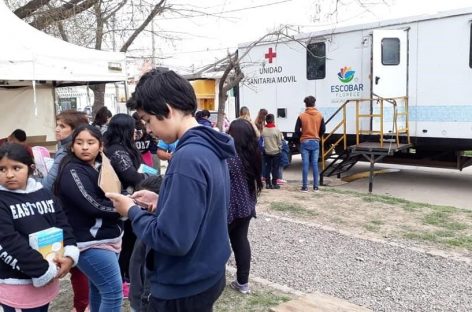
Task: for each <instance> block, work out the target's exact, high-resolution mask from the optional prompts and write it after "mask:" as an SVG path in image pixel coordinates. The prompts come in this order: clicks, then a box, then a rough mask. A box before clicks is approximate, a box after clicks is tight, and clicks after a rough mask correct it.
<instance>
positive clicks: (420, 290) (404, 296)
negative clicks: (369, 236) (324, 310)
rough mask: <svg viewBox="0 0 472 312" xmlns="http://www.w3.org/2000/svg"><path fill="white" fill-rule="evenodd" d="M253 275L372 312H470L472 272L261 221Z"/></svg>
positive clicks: (254, 238) (253, 229)
mask: <svg viewBox="0 0 472 312" xmlns="http://www.w3.org/2000/svg"><path fill="white" fill-rule="evenodd" d="M249 235H250V240H251V244H252V267H251V274H252V275H254V276H258V277H261V278H264V279H267V280H269V281H272V282H275V283H278V284H282V285H287V286H289V287H291V288H294V289H296V290H299V291H303V292H307V293H309V292H314V291H320V292H322V293H324V294H328V295H333V296H336V297H338V298H343V299H346V300H348V301H350V302H352V303H355V304H358V305H363V306H366V307H368V308H371V309H373V310H374V311H415V312H416V311H454V312H459V311H472V266H471V265H470V264H467V263H465V262H461V261H455V260H452V259H447V258H443V257H439V256H432V255H429V254H426V253H421V252H416V251H413V250H411V249H408V248H402V247H396V246H392V245H389V244H383V243H379V242H373V241H369V240H363V239H359V238H353V237H350V236H346V235H342V234H339V233H337V232H333V231H328V230H324V229H320V228H319V227H316V226H309V225H306V224H300V223H297V222H293V221H288V220H283V219H280V218H275V217H274V216H271V215H268V214H262V213H261V214H259V215H258V218H257V219H253V221H252V223H251V226H250V234H249Z"/></svg>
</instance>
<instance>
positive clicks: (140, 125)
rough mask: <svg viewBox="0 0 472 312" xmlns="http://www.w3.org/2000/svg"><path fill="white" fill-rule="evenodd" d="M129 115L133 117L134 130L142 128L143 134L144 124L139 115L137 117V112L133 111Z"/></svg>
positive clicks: (144, 130)
mask: <svg viewBox="0 0 472 312" xmlns="http://www.w3.org/2000/svg"><path fill="white" fill-rule="evenodd" d="M131 117H133V118H134V122H135V125H134V127H135V128H136V130H142V131H143V134H144V133H145V132H146V126H144V124H143V122H142V120H141V117H139V115H138V113H137V112H134V113H133V115H131Z"/></svg>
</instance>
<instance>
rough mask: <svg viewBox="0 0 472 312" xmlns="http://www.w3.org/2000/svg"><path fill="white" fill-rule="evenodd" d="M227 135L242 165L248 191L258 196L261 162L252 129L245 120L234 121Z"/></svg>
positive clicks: (260, 185) (260, 188) (260, 187)
mask: <svg viewBox="0 0 472 312" xmlns="http://www.w3.org/2000/svg"><path fill="white" fill-rule="evenodd" d="M228 134H229V135H231V136H232V137H233V139H234V146H235V147H236V152H237V153H238V156H239V158H240V159H241V162H242V163H243V167H244V173H245V174H246V181H247V183H248V186H249V191H250V192H251V194H256V195H259V193H260V192H261V190H262V181H261V171H262V170H261V169H262V168H261V166H262V160H261V153H260V152H259V145H258V143H257V136H256V132H255V131H254V127H253V126H252V124H251V123H250V122H249V121H247V120H245V119H236V120H234V121H233V122H232V123H231V124H230V126H229V129H228Z"/></svg>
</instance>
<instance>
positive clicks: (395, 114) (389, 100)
mask: <svg viewBox="0 0 472 312" xmlns="http://www.w3.org/2000/svg"><path fill="white" fill-rule="evenodd" d="M374 96H375V97H373V98H368V99H367V98H364V99H352V100H351V99H349V100H346V101H345V102H344V103H343V104H342V105H341V106H340V107H339V108H338V109H337V110H336V111H335V112H334V113H333V114H332V115H331V116H330V117H329V118H328V119H327V120H326V121H325V125H327V124H328V123H329V122H330V121H331V120H332V119H333V118H334V117H335V116H336V115H338V114H339V112H341V111H342V112H343V118H342V120H341V121H340V122H339V123H338V124H336V125H335V127H334V128H333V129H332V130H331V131H330V132H329V133H328V134H326V133H325V134H323V135H322V136H321V160H322V169H323V170H324V169H325V168H326V160H327V158H328V157H327V156H329V155H330V154H331V152H332V151H333V150H334V149H335V148H336V146H338V145H339V144H341V143H343V144H344V150H346V149H347V133H346V110H347V108H346V107H347V104H349V103H350V102H355V103H356V144H359V143H360V137H359V136H360V129H359V124H360V118H363V117H369V118H374V117H377V118H380V131H376V132H378V133H379V137H380V146H383V124H384V109H385V108H384V105H383V104H384V101H385V102H387V103H389V104H391V105H392V106H393V109H394V110H393V126H394V135H395V139H396V144H397V147H398V146H399V144H400V136H399V134H400V132H399V129H398V123H397V118H398V112H397V107H398V102H397V100H400V99H401V100H403V103H404V107H405V112H403V113H402V114H403V115H405V127H404V130H405V131H404V132H402V133H405V134H406V135H407V140H408V144H410V134H409V126H408V96H403V97H395V98H382V97H380V96H378V95H375V94H374ZM372 101H380V106H381V108H380V114H372V113H371V114H360V110H359V105H360V102H372ZM377 115H378V116H377ZM341 126H342V127H343V134H342V135H341V136H340V138H339V139H338V140H336V142H334V143H333V144H331V146H330V147H329V148H328V149H327V150H326V148H325V142H326V141H328V139H329V138H330V137H331V136H332V135H334V133H335V132H336V131H337V130H338V129H339V128H340V127H341ZM369 131H370V132H371V133H373V130H372V129H370V130H369Z"/></svg>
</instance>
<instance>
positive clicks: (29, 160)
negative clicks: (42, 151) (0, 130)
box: [0, 143, 34, 175]
mask: <svg viewBox="0 0 472 312" xmlns="http://www.w3.org/2000/svg"><path fill="white" fill-rule="evenodd" d="M4 157H7V158H8V159H11V160H14V161H17V162H20V163H22V164H24V165H26V166H28V175H31V174H33V171H34V169H33V165H34V160H33V156H31V154H30V153H29V152H28V150H27V149H26V147H25V146H24V145H22V144H18V143H5V144H2V146H0V160H2V159H3V158H4Z"/></svg>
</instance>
